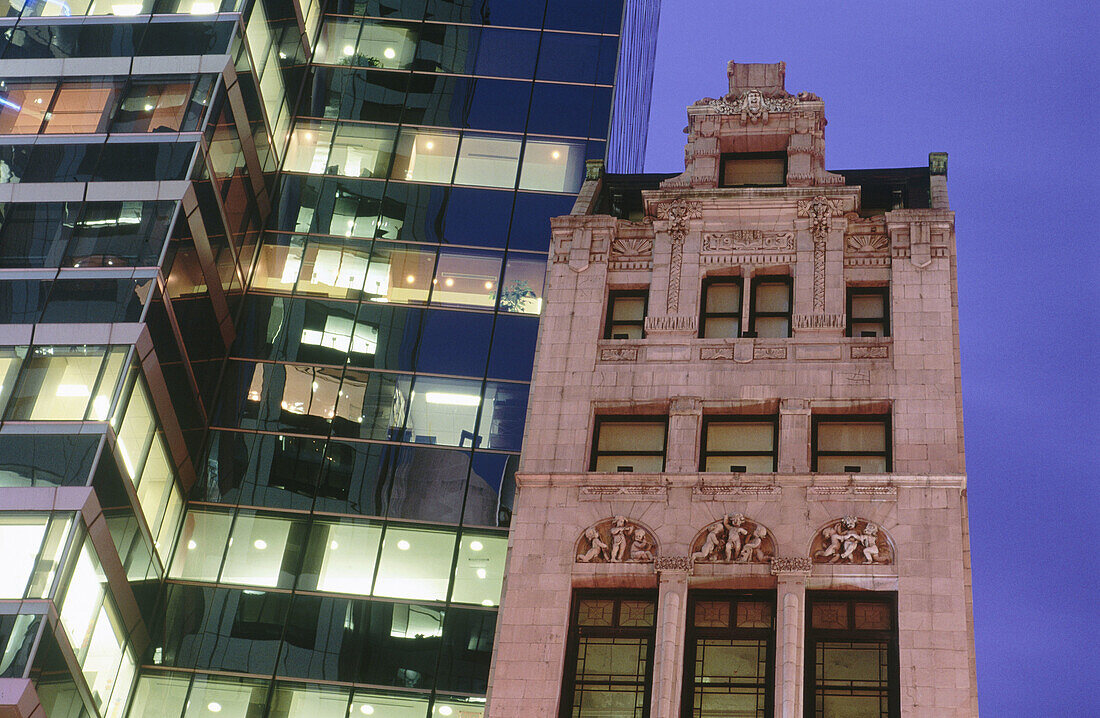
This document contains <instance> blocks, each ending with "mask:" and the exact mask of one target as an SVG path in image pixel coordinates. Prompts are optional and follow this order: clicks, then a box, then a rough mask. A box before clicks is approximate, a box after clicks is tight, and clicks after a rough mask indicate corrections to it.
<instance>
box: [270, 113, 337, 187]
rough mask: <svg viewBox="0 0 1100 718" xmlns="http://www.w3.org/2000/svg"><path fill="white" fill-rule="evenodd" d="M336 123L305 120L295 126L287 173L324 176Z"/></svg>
mask: <svg viewBox="0 0 1100 718" xmlns="http://www.w3.org/2000/svg"><path fill="white" fill-rule="evenodd" d="M335 127H336V123H334V122H318V121H315V120H304V121H302V122H299V123H298V124H297V125H295V126H294V131H293V132H291V133H290V143H289V144H288V145H287V151H286V160H285V163H284V165H283V168H284V169H285V170H286V171H287V172H309V173H311V174H324V172H325V168H326V167H327V166H328V154H329V149H330V147H331V145H332V134H333V131H334V129H335Z"/></svg>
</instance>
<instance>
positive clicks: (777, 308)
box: [756, 282, 791, 312]
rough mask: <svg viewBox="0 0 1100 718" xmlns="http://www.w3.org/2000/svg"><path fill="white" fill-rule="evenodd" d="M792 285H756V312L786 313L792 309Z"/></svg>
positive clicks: (770, 283)
mask: <svg viewBox="0 0 1100 718" xmlns="http://www.w3.org/2000/svg"><path fill="white" fill-rule="evenodd" d="M790 299H791V291H790V285H788V284H787V283H786V282H761V283H760V284H758V285H756V311H758V312H786V311H789V310H790V308H791V304H790Z"/></svg>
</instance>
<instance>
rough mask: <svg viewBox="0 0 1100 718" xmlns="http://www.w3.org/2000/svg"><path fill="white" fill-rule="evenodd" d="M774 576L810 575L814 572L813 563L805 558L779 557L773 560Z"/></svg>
mask: <svg viewBox="0 0 1100 718" xmlns="http://www.w3.org/2000/svg"><path fill="white" fill-rule="evenodd" d="M771 564H772V575H773V576H777V575H779V574H781V573H802V574H808V573H809V572H810V571H811V570H813V563H812V562H811V561H810V559H808V558H805V557H803V556H777V557H775V558H773V559H772V560H771Z"/></svg>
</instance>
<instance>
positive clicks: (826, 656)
mask: <svg viewBox="0 0 1100 718" xmlns="http://www.w3.org/2000/svg"><path fill="white" fill-rule="evenodd" d="M895 601H896V597H895V595H894V594H892V593H886V594H883V593H854V592H852V593H847V594H838V593H813V592H811V593H808V594H807V605H808V613H809V615H808V618H809V627H808V630H807V632H806V662H807V666H806V676H807V680H806V715H807V716H810V717H812V718H850V717H853V716H858V717H859V718H895V717H896V716H898V715H899V713H900V708H899V695H898V642H897V621H896V603H895Z"/></svg>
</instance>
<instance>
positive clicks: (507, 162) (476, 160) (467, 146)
mask: <svg viewBox="0 0 1100 718" xmlns="http://www.w3.org/2000/svg"><path fill="white" fill-rule="evenodd" d="M520 146H521V141H520V139H519V138H518V137H503V136H493V135H477V134H472V133H469V132H467V133H464V134H463V135H462V143H461V144H460V145H459V150H458V168H457V169H456V170H455V179H454V183H455V184H457V185H470V186H474V187H505V188H507V187H514V186H515V183H516V170H517V169H518V167H519V153H520Z"/></svg>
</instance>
